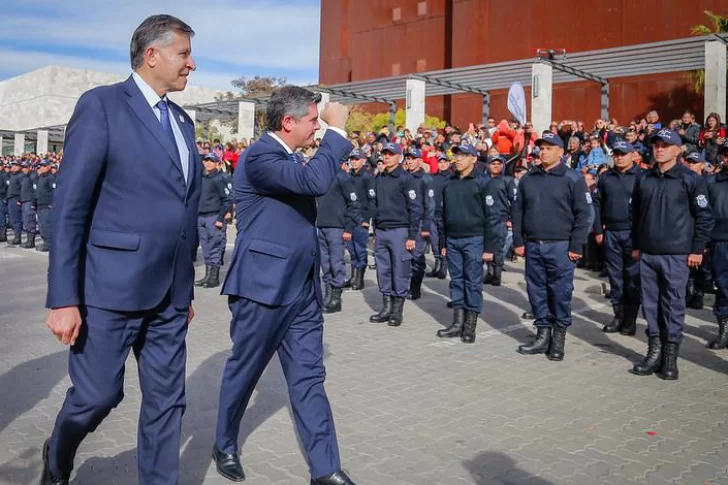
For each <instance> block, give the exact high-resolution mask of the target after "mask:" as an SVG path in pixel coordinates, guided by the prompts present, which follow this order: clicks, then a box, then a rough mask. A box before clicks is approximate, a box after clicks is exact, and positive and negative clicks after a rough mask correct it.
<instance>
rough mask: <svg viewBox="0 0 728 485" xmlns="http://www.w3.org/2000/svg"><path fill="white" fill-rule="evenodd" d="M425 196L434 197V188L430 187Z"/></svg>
mask: <svg viewBox="0 0 728 485" xmlns="http://www.w3.org/2000/svg"><path fill="white" fill-rule="evenodd" d="M427 196H428V197H434V196H435V191H434V190H432V189H430V191H429V192H427Z"/></svg>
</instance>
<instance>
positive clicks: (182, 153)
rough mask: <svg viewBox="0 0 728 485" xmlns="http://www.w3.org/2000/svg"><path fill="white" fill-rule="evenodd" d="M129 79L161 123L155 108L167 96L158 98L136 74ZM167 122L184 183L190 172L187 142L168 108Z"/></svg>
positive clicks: (159, 115)
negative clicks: (170, 127) (180, 163)
mask: <svg viewBox="0 0 728 485" xmlns="http://www.w3.org/2000/svg"><path fill="white" fill-rule="evenodd" d="M131 77H132V79H134V82H135V83H136V85H137V86H138V87H139V90H140V91H141V92H142V94H143V95H144V99H146V100H147V103H149V106H151V108H152V111H153V112H154V116H156V117H157V120H160V122H161V119H162V118H161V117H162V114H161V113H160V111H159V108H158V107H157V103H159V102H160V101H161V100H162V99H164V100H165V101H167V96H165V97H164V98H160V97H159V95H158V94H157V93H156V92H155V91H154V89H152V88H151V86H149V84H147V83H146V81H144V79H142V77H141V76H140V75H139V74H137V73H136V72H133V73H132V74H131ZM169 121H170V124H171V125H172V133H174V141H175V142H177V152H178V153H179V159H180V161H181V162H182V174H183V175H184V177H185V183H186V182H187V177H188V176H189V172H190V149H189V148H187V142H185V137H184V135H183V134H182V130H180V128H179V125H178V124H177V119H176V118H175V112H174V111H173V110H172V108H169Z"/></svg>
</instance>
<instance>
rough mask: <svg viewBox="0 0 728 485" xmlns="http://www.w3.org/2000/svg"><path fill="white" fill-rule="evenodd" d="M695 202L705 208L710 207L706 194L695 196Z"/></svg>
mask: <svg viewBox="0 0 728 485" xmlns="http://www.w3.org/2000/svg"><path fill="white" fill-rule="evenodd" d="M695 202H696V203H697V204H698V207H700V208H701V209H705V208H706V207H708V198H707V197H706V196H705V195H704V194H700V195H698V196H697V197H695Z"/></svg>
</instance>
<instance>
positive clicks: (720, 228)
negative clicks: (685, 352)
mask: <svg viewBox="0 0 728 485" xmlns="http://www.w3.org/2000/svg"><path fill="white" fill-rule="evenodd" d="M718 159H719V160H720V164H721V165H720V171H719V172H718V173H716V174H715V175H714V176H713V177H711V178H710V179H709V180H708V202H709V204H710V207H711V209H712V210H713V216H714V218H715V225H714V227H713V234H712V237H711V239H712V241H711V243H710V255H711V258H712V263H713V276H714V278H715V284H716V286H717V287H718V291H717V292H716V293H715V305H713V314H714V315H715V317H716V319H717V320H718V335H716V336H715V337H714V338H713V339H712V340H711V341H710V342H709V343H708V348H710V349H714V350H720V349H725V348H727V347H728V143H726V144H725V145H723V146H722V147H720V149H719V150H718Z"/></svg>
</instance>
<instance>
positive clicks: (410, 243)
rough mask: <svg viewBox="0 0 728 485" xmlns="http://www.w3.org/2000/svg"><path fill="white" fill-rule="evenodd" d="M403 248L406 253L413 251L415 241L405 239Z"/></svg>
mask: <svg viewBox="0 0 728 485" xmlns="http://www.w3.org/2000/svg"><path fill="white" fill-rule="evenodd" d="M404 247H405V248H406V249H407V251H414V250H415V240H414V239H407V242H406V243H404Z"/></svg>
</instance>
